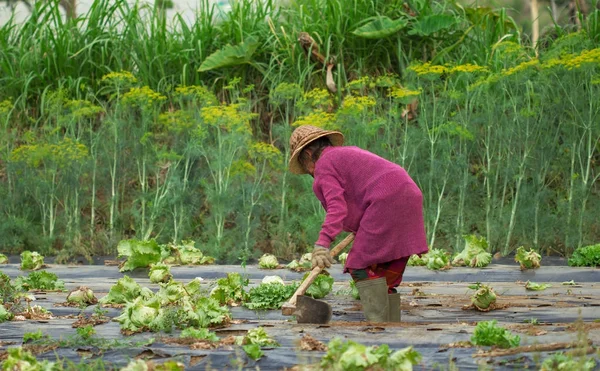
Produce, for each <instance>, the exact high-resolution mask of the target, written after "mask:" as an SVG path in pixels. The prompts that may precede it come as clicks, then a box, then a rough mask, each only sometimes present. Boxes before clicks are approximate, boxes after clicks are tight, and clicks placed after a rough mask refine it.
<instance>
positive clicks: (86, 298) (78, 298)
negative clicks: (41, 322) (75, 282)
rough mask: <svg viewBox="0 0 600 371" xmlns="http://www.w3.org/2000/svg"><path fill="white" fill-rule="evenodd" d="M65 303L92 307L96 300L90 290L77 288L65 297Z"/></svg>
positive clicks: (83, 287)
mask: <svg viewBox="0 0 600 371" xmlns="http://www.w3.org/2000/svg"><path fill="white" fill-rule="evenodd" d="M67 302H68V303H75V304H78V305H93V304H96V303H97V302H98V299H96V296H95V295H94V292H93V291H92V289H90V288H87V287H85V286H79V287H78V288H76V289H75V290H73V291H71V292H70V293H69V295H67Z"/></svg>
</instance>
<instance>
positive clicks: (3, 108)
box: [0, 99, 14, 115]
mask: <svg viewBox="0 0 600 371" xmlns="http://www.w3.org/2000/svg"><path fill="white" fill-rule="evenodd" d="M13 107H14V106H13V104H12V102H11V101H10V100H8V99H6V100H3V101H2V102H0V115H4V114H7V113H9V112H10V111H11V110H12V109H13Z"/></svg>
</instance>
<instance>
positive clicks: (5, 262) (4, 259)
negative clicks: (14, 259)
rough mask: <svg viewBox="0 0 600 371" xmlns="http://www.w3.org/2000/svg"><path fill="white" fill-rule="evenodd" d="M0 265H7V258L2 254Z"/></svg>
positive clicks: (0, 255)
mask: <svg viewBox="0 0 600 371" xmlns="http://www.w3.org/2000/svg"><path fill="white" fill-rule="evenodd" d="M0 264H8V257H7V256H6V255H4V254H0Z"/></svg>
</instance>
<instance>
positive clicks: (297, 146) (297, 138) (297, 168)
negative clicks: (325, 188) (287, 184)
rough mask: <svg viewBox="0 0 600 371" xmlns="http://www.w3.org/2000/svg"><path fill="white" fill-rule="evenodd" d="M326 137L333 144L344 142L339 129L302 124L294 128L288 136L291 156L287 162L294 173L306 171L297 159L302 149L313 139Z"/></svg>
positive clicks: (338, 144) (339, 144)
mask: <svg viewBox="0 0 600 371" xmlns="http://www.w3.org/2000/svg"><path fill="white" fill-rule="evenodd" d="M321 137H327V138H329V140H330V141H331V144H332V145H334V146H341V145H342V144H344V135H343V134H342V133H340V132H339V131H332V130H324V129H321V128H318V127H316V126H311V125H302V126H299V127H298V128H296V130H294V132H293V133H292V136H291V137H290V151H291V152H292V157H291V158H290V162H289V169H290V171H291V172H292V173H294V174H306V171H305V170H304V168H303V167H302V165H301V164H300V161H298V156H300V152H302V149H304V147H306V146H307V145H308V144H310V142H312V141H313V140H315V139H318V138H321Z"/></svg>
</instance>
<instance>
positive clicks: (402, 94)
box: [389, 86, 421, 99]
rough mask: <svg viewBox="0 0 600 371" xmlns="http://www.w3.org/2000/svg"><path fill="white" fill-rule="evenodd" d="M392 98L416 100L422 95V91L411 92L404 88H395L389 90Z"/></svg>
mask: <svg viewBox="0 0 600 371" xmlns="http://www.w3.org/2000/svg"><path fill="white" fill-rule="evenodd" d="M389 94H390V97H392V98H395V99H405V98H407V99H408V98H415V97H417V96H419V95H420V94H421V91H420V90H410V89H407V88H404V87H402V86H394V87H393V88H391V89H390V90H389Z"/></svg>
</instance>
